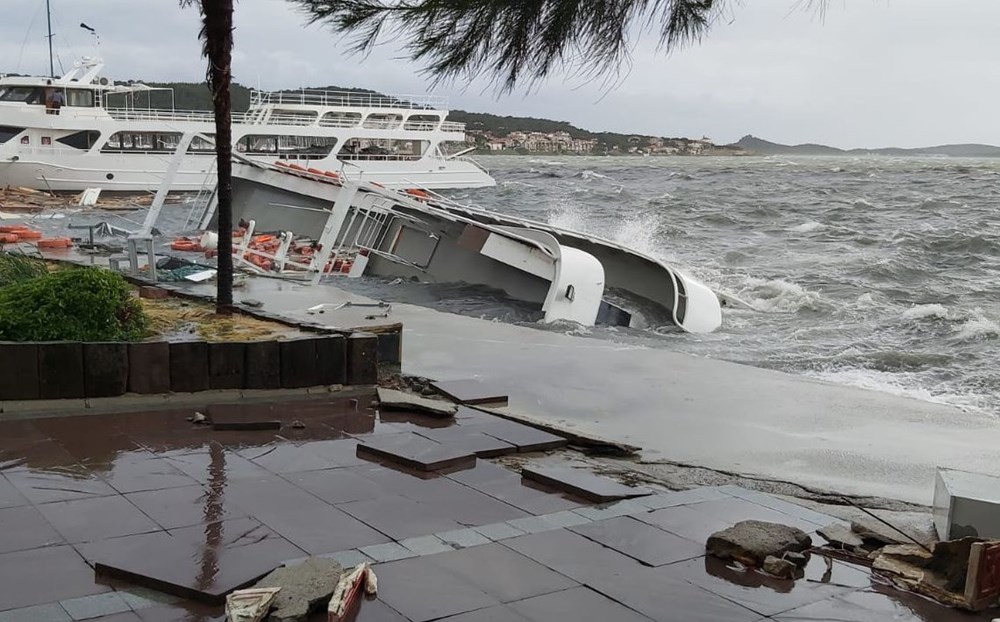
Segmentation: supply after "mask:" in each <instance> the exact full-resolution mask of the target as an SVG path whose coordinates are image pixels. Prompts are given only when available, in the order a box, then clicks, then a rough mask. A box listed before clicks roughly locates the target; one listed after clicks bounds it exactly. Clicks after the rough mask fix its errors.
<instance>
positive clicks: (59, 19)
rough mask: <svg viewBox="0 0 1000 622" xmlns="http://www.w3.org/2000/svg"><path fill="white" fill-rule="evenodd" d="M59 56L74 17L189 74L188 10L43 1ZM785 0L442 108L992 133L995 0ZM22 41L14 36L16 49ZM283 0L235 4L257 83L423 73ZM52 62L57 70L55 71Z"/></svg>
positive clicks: (27, 42) (788, 133)
mask: <svg viewBox="0 0 1000 622" xmlns="http://www.w3.org/2000/svg"><path fill="white" fill-rule="evenodd" d="M52 4H53V11H54V16H55V23H54V30H55V32H56V38H55V44H56V49H57V51H58V53H59V57H60V59H61V60H62V63H63V65H64V66H68V65H70V64H71V63H72V59H73V57H74V56H75V55H77V56H78V55H81V54H88V53H92V51H93V48H92V45H91V43H92V37H91V36H90V35H89V34H88V33H87V32H86V31H84V30H82V29H80V28H79V27H78V26H77V25H78V24H79V23H80V22H86V23H87V24H89V25H90V26H93V27H95V28H96V29H97V30H98V32H99V33H100V34H101V41H102V49H101V54H102V56H104V58H105V59H106V60H107V63H108V73H109V75H111V77H116V78H140V77H141V78H145V79H147V80H187V81H197V80H201V79H202V77H203V76H204V61H203V60H202V59H201V57H200V51H201V50H200V44H199V42H198V40H197V34H198V15H197V11H195V10H193V9H187V10H181V9H180V8H178V3H177V1H176V0H88V1H86V2H81V1H79V0H76V1H70V0H52ZM798 4H800V3H797V2H795V0H754V1H753V2H747V3H745V6H743V7H735V8H733V9H732V10H731V11H730V14H729V15H728V16H727V20H726V21H725V22H723V23H720V24H719V25H718V26H717V27H716V28H715V29H714V30H713V32H712V33H711V35H710V36H709V37H708V38H707V39H706V40H705V41H703V42H702V43H701V44H698V45H694V46H692V47H690V48H687V49H684V50H680V51H678V52H675V53H674V54H672V55H670V56H669V57H668V56H664V55H663V54H661V53H659V52H658V51H657V50H656V46H655V40H654V38H653V37H650V36H647V37H644V38H640V39H638V40H637V44H636V46H635V51H634V54H633V58H632V63H631V65H630V66H629V67H626V68H623V71H622V75H620V76H618V77H617V80H615V81H614V84H613V86H612V87H608V86H607V84H606V83H604V82H601V81H593V82H586V81H583V80H581V79H579V78H574V77H572V76H570V77H555V78H552V79H550V80H548V81H546V82H545V83H542V84H540V85H537V86H535V87H534V88H533V89H532V90H531V91H530V92H529V93H527V94H525V93H524V92H520V93H515V94H513V95H510V96H505V97H502V98H499V99H498V98H497V97H496V96H495V93H494V92H493V91H492V90H491V89H490V86H489V84H488V83H487V82H485V81H475V82H473V83H471V84H463V83H453V84H446V85H441V86H439V87H438V88H437V89H436V91H437V92H438V93H439V94H447V95H449V96H450V97H451V101H452V106H453V107H455V108H463V109H467V110H478V111H485V112H494V113H498V114H512V115H530V116H541V117H549V118H555V119H565V120H568V121H571V122H573V123H575V124H577V125H579V126H582V127H586V128H588V129H594V130H612V131H619V132H637V133H646V134H656V135H667V136H680V135H686V136H701V135H707V136H710V137H711V138H713V139H715V140H716V141H720V142H722V141H730V140H735V139H737V138H739V137H740V136H741V135H743V134H746V133H753V134H755V135H758V136H761V137H765V138H769V139H772V140H778V141H782V142H806V141H815V142H824V143H827V144H833V145H837V146H842V147H854V146H869V147H876V146H885V145H900V146H918V145H928V144H935V143H944V142H989V143H994V144H1000V121H998V117H997V114H996V101H997V99H998V95H1000V63H998V62H997V59H998V58H1000V37H997V36H996V27H997V25H998V24H1000V3H997V2H986V1H983V0H948V2H943V1H941V0H906V1H905V2H885V1H877V0H855V1H854V2H851V3H847V2H844V3H831V5H830V6H829V8H828V10H827V12H826V15H825V18H824V19H820V17H819V16H818V15H817V14H816V13H815V12H809V11H802V10H796V9H795V7H796V6H797V5H798ZM2 5H3V15H4V19H3V21H2V23H0V70H5V71H21V72H24V73H44V72H46V71H47V65H48V60H47V51H46V42H45V39H44V35H45V21H44V0H2ZM22 42H23V45H22ZM346 49H347V47H346V45H345V44H344V42H343V41H340V40H339V39H338V37H337V36H335V35H333V34H332V33H330V32H329V31H327V30H324V29H323V28H320V27H318V26H309V27H307V26H306V25H305V23H304V19H303V18H302V16H301V15H300V14H298V13H296V12H295V11H294V10H292V9H291V8H290V6H289V5H287V4H286V3H284V2H283V1H282V0H242V1H241V2H239V3H238V5H237V8H236V50H235V61H234V68H235V75H236V79H237V80H239V81H240V82H242V83H244V84H248V85H257V84H260V85H261V86H262V87H264V88H292V87H299V86H317V85H327V84H338V85H342V86H358V87H366V88H372V89H377V90H381V91H389V92H394V93H424V92H427V90H428V80H427V79H426V78H425V77H424V76H422V75H421V74H420V72H419V67H417V66H415V65H413V64H412V63H409V62H408V61H405V60H402V59H401V52H400V51H399V50H398V48H395V47H393V46H392V45H390V44H387V45H383V46H381V47H379V48H378V49H377V50H376V51H375V52H374V53H373V54H371V55H370V56H369V57H367V58H360V57H357V56H352V55H350V54H347V53H346ZM57 70H58V67H57Z"/></svg>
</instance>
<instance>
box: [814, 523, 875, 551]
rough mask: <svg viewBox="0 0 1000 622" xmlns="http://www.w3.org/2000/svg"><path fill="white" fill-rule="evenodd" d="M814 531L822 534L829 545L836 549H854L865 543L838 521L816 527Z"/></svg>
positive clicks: (861, 546)
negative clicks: (819, 527)
mask: <svg viewBox="0 0 1000 622" xmlns="http://www.w3.org/2000/svg"><path fill="white" fill-rule="evenodd" d="M816 533H818V534H819V535H821V536H823V538H825V539H826V541H827V542H829V543H830V546H833V547H835V548H838V549H844V550H847V551H855V550H860V549H861V548H863V546H864V544H865V542H864V540H862V539H861V536H859V535H858V534H856V533H854V532H853V531H851V530H850V529H848V528H847V527H846V526H844V525H842V524H840V523H833V524H831V525H827V526H826V527H823V528H821V529H817V530H816Z"/></svg>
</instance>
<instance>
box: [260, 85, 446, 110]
mask: <svg viewBox="0 0 1000 622" xmlns="http://www.w3.org/2000/svg"><path fill="white" fill-rule="evenodd" d="M268 104H279V105H297V106H344V107H350V108H394V109H406V110H440V109H445V108H447V107H448V98H447V97H440V96H437V95H383V94H381V93H365V92H360V91H324V90H316V89H300V90H297V91H258V90H253V91H251V92H250V105H251V106H264V105H268Z"/></svg>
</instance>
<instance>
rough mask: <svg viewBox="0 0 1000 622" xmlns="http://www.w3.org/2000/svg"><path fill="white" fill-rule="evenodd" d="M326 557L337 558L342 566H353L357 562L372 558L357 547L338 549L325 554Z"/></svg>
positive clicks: (361, 562)
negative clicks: (344, 549)
mask: <svg viewBox="0 0 1000 622" xmlns="http://www.w3.org/2000/svg"><path fill="white" fill-rule="evenodd" d="M327 557H330V558H331V559H335V560H337V562H338V563H339V564H340V565H341V566H343V567H344V568H354V567H355V566H357V565H358V564H364V563H365V562H370V561H372V558H370V557H368V556H367V555H365V554H364V553H362V552H361V551H359V550H357V549H351V550H349V551H338V552H336V553H331V554H330V555H327Z"/></svg>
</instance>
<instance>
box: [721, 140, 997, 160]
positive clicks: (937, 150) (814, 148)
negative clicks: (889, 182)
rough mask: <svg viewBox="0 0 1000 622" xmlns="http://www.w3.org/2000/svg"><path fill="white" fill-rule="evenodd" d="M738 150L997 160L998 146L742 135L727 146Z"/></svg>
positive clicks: (788, 153) (770, 152)
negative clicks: (876, 144) (911, 145)
mask: <svg viewBox="0 0 1000 622" xmlns="http://www.w3.org/2000/svg"><path fill="white" fill-rule="evenodd" d="M730 146H732V147H740V148H742V149H745V150H747V151H750V152H752V153H755V154H760V155H853V156H856V155H888V156H935V155H937V156H951V157H954V158H1000V147H994V146H993V145H979V144H963V145H937V146H934V147H918V148H915V149H902V148H900V147H883V148H879V149H837V148H836V147H827V146H826V145H816V144H812V143H806V144H802V145H782V144H780V143H772V142H771V141H768V140H764V139H762V138H757V137H756V136H750V135H747V136H744V137H743V138H741V139H740V140H739V141H737V142H735V143H733V145H730Z"/></svg>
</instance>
